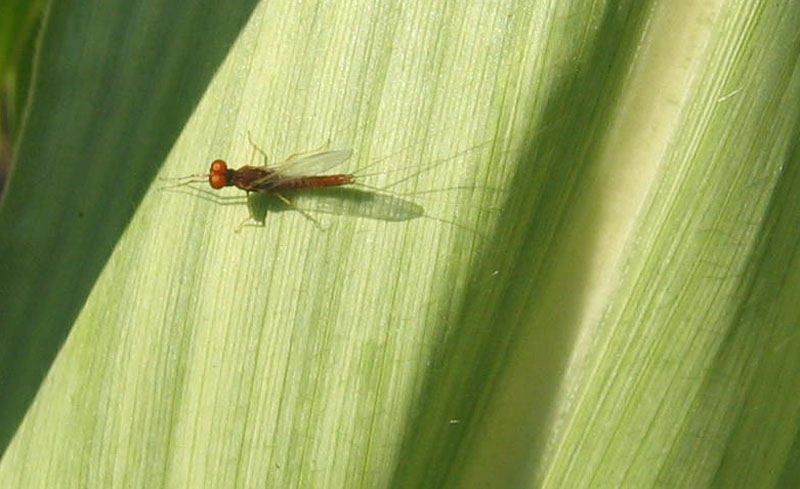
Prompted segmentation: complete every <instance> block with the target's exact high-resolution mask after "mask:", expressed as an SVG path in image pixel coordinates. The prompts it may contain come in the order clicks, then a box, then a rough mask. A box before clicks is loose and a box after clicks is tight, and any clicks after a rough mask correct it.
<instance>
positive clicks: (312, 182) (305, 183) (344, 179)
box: [273, 174, 353, 190]
mask: <svg viewBox="0 0 800 489" xmlns="http://www.w3.org/2000/svg"><path fill="white" fill-rule="evenodd" d="M349 183H353V175H345V174H339V175H321V176H318V177H302V178H294V179H291V180H284V181H282V182H279V183H277V184H276V185H275V186H274V187H273V189H274V190H298V189H301V188H315V187H338V186H339V185H347V184H349Z"/></svg>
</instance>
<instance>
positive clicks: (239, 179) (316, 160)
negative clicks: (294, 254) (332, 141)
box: [176, 133, 356, 225]
mask: <svg viewBox="0 0 800 489" xmlns="http://www.w3.org/2000/svg"><path fill="white" fill-rule="evenodd" d="M247 136H248V139H249V141H250V144H251V145H252V146H253V149H254V151H258V152H259V153H260V154H261V155H262V156H263V158H264V164H263V165H261V166H253V165H245V166H242V167H239V168H237V169H233V168H229V167H228V164H227V163H226V162H225V160H222V159H217V160H214V161H213V162H212V163H211V167H210V168H209V171H208V173H207V174H200V175H189V176H187V177H182V178H179V180H184V181H183V182H181V183H178V184H177V185H176V186H180V185H186V184H190V183H199V182H202V181H203V180H205V179H208V184H209V185H210V186H211V188H213V189H215V190H219V189H222V188H225V187H236V188H239V189H241V190H244V191H245V192H247V193H248V194H249V193H250V192H256V193H263V194H269V195H272V196H275V197H277V198H278V199H279V200H280V201H281V202H283V203H284V204H286V205H288V206H290V207H292V208H294V209H296V210H297V211H299V212H300V213H301V214H303V215H304V216H305V217H307V218H308V219H310V220H311V221H313V222H314V223H315V224H317V225H319V222H318V221H317V220H316V219H314V217H312V216H310V215H309V214H308V213H306V212H304V211H303V210H302V209H299V208H297V207H296V206H295V205H294V204H293V203H292V201H290V200H289V199H288V198H286V197H285V196H284V195H283V194H282V192H286V191H293V190H301V189H309V188H322V187H339V186H342V185H349V184H353V183H355V180H356V177H355V175H354V174H347V173H338V174H331V175H324V174H322V173H325V172H326V171H329V170H330V169H331V168H334V167H336V166H338V165H340V164H342V163H344V162H345V161H347V160H348V159H350V157H351V156H352V154H353V151H352V150H349V149H346V150H328V149H327V148H328V145H329V143H325V144H324V145H323V146H322V147H320V148H318V149H316V150H313V151H309V152H306V153H297V154H293V155H291V156H289V157H288V158H287V159H286V161H284V162H283V163H281V164H279V165H275V166H271V167H270V166H268V158H267V154H266V153H265V152H264V151H263V150H262V149H261V148H260V147H258V145H256V144H255V143H254V142H253V139H252V137H251V136H250V134H249V133H248V135H247ZM251 217H253V218H255V216H252V215H251ZM246 221H247V220H245V222H246Z"/></svg>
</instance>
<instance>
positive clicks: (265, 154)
mask: <svg viewBox="0 0 800 489" xmlns="http://www.w3.org/2000/svg"><path fill="white" fill-rule="evenodd" d="M247 140H248V141H250V145H251V146H253V154H255V152H256V151H258V152H259V153H261V156H263V157H264V166H267V163H268V161H269V158H268V157H267V153H265V152H264V150H263V149H261V148H260V147H259V146H258V145H257V144H256V143H255V142H254V141H253V135H252V134H250V131H249V130H248V131H247ZM250 159H251V160H252V159H253V157H252V156H251V157H250Z"/></svg>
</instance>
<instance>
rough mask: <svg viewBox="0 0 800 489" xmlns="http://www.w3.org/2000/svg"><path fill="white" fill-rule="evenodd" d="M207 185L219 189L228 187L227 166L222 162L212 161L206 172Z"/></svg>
mask: <svg viewBox="0 0 800 489" xmlns="http://www.w3.org/2000/svg"><path fill="white" fill-rule="evenodd" d="M208 184H209V185H211V187H212V188H215V189H220V188H222V187H225V186H227V185H228V165H227V164H226V163H225V162H224V161H222V160H214V162H213V163H211V169H210V170H209V172H208Z"/></svg>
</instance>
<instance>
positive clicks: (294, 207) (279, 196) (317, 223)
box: [271, 192, 322, 229]
mask: <svg viewBox="0 0 800 489" xmlns="http://www.w3.org/2000/svg"><path fill="white" fill-rule="evenodd" d="M271 195H274V196H275V197H277V198H278V199H280V201H281V202H283V203H284V204H286V205H288V206H289V207H291V208H293V209H294V210H296V211H297V212H299V213H300V214H302V215H303V217H305V218H306V219H308V220H309V221H311V222H313V223H314V225H315V226H317V227H318V228H320V229H322V225H321V224H320V223H319V221H317V220H316V219H314V217H313V216H312V215H311V214H309V213H308V212H306V211H304V210H303V209H301V208H299V207H297V206H296V205H294V204H293V203H292V201H291V200H289V199H287V198H286V197H284V196H283V195H281V194H279V193H278V192H271Z"/></svg>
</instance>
